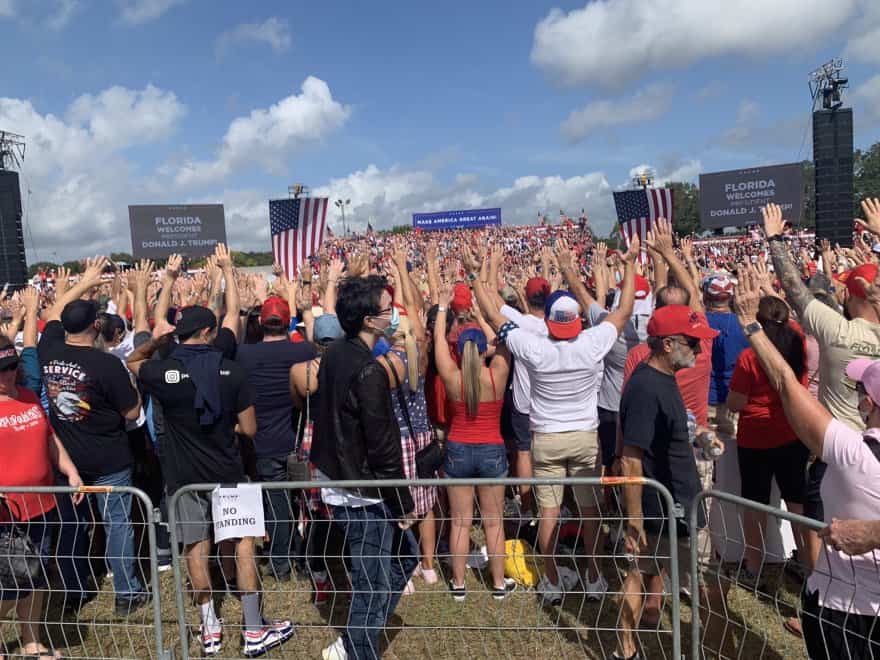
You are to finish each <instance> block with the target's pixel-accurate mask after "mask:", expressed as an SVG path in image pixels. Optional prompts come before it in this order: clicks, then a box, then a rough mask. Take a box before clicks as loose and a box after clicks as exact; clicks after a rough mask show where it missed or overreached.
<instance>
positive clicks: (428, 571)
mask: <svg viewBox="0 0 880 660" xmlns="http://www.w3.org/2000/svg"><path fill="white" fill-rule="evenodd" d="M416 575H418V576H419V577H420V578H422V579H423V580H424V581H425V582H426V583H427V584H437V582H438V580H439V579H440V577H439V576H438V575H437V571H436V570H434V569H433V568H422V563H421V562H419V565H418V566H416Z"/></svg>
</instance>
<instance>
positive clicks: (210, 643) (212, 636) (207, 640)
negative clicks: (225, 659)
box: [201, 623, 223, 656]
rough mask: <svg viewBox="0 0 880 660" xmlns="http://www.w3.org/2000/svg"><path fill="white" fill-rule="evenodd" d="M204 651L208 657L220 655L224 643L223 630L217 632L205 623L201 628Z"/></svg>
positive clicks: (219, 629) (218, 629)
mask: <svg viewBox="0 0 880 660" xmlns="http://www.w3.org/2000/svg"><path fill="white" fill-rule="evenodd" d="M201 637H202V651H204V653H205V655H206V656H211V655H217V654H218V653H220V648H221V642H222V641H223V628H217V630H211V629H209V628H208V627H207V626H206V625H205V624H204V623H203V624H202V627H201Z"/></svg>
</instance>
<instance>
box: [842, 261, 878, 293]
mask: <svg viewBox="0 0 880 660" xmlns="http://www.w3.org/2000/svg"><path fill="white" fill-rule="evenodd" d="M858 277H861V278H862V279H864V280H866V281H867V282H873V281H874V280H875V279H877V264H862V265H861V266H856V267H855V268H851V269H850V270H848V271H846V272H845V273H841V274H840V276H839V277H838V278H837V279H838V280H840V281H841V282H843V283H844V284H846V290H847V291H849V295H851V296H855V297H857V298H867V294H866V293H865V287H864V286H863V285H862V283H861V282H859V281H858V280H857V279H856V278H858Z"/></svg>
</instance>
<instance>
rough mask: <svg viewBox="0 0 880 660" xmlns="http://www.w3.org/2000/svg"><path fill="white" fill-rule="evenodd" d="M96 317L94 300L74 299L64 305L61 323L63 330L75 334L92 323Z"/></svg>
mask: <svg viewBox="0 0 880 660" xmlns="http://www.w3.org/2000/svg"><path fill="white" fill-rule="evenodd" d="M97 318H98V303H96V302H95V301H94V300H74V301H73V302H69V303H67V304H66V305H65V306H64V310H63V311H62V312H61V325H62V326H64V330H65V332H69V333H70V334H72V335H76V334H79V333H80V332H84V331H85V330H87V329H88V328H89V327H90V326H92V325H94V323H95V319H97Z"/></svg>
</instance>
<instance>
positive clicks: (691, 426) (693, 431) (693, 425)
mask: <svg viewBox="0 0 880 660" xmlns="http://www.w3.org/2000/svg"><path fill="white" fill-rule="evenodd" d="M687 420H688V441H689V442H690V443H691V445H693V446H694V447H696V446H697V418H696V416H695V415H694V413H692V412H691V411H690V410H688V411H687Z"/></svg>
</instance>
